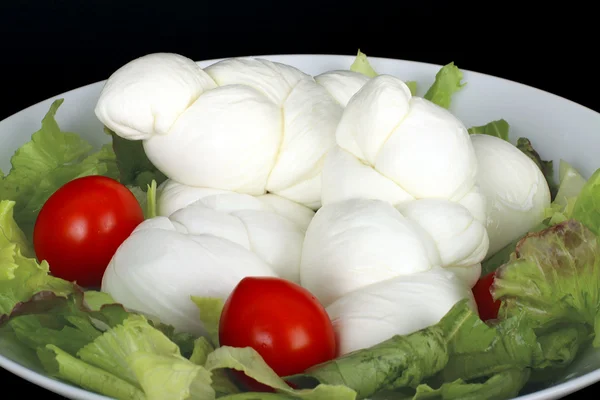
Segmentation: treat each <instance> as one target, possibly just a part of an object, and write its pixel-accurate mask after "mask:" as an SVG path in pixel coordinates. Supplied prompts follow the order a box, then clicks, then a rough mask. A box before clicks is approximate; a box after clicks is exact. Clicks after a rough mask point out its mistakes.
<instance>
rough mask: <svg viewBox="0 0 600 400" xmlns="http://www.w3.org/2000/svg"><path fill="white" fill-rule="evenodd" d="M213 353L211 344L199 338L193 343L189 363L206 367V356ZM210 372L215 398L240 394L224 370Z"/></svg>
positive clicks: (203, 338) (213, 349)
mask: <svg viewBox="0 0 600 400" xmlns="http://www.w3.org/2000/svg"><path fill="white" fill-rule="evenodd" d="M213 351H215V348H214V347H213V345H212V344H210V342H209V341H208V340H207V339H206V338H205V337H199V338H198V339H196V341H195V343H194V352H193V353H192V356H191V357H190V361H191V362H193V363H194V364H198V365H202V366H205V365H206V361H207V359H208V355H209V354H210V353H212V352H213ZM211 372H212V384H211V386H212V387H213V389H214V390H215V392H216V394H217V397H219V398H220V397H222V396H227V395H231V394H236V393H240V392H241V391H240V389H239V388H238V387H237V386H236V384H235V383H234V382H233V380H231V379H230V377H229V376H228V375H227V370H225V369H215V370H213V371H211Z"/></svg>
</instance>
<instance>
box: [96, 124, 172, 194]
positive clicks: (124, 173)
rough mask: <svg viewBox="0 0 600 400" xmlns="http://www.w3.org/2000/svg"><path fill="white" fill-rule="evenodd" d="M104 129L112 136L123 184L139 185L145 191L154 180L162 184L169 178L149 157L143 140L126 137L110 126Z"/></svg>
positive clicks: (120, 179) (120, 178)
mask: <svg viewBox="0 0 600 400" xmlns="http://www.w3.org/2000/svg"><path fill="white" fill-rule="evenodd" d="M104 131H105V132H106V133H107V134H109V135H110V136H111V137H112V149H113V151H114V153H115V156H116V163H117V166H118V171H119V181H120V182H121V183H122V184H123V185H126V186H133V187H138V188H140V189H142V190H143V191H144V192H145V191H147V190H148V187H149V186H150V185H151V184H152V181H153V180H154V181H156V183H157V184H158V185H160V184H161V183H162V182H164V181H165V180H166V179H167V177H166V176H165V174H163V173H162V172H161V171H159V170H158V168H156V167H155V166H154V164H152V162H151V161H150V160H149V159H148V156H147V155H146V151H145V150H144V144H143V141H141V140H127V139H124V138H122V137H120V136H119V135H117V134H116V133H114V132H113V131H111V130H110V129H108V128H104Z"/></svg>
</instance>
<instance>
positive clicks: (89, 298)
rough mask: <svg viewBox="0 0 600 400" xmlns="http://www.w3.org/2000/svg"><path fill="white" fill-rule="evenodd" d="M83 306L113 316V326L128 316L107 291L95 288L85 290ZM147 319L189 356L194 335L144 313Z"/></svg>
mask: <svg viewBox="0 0 600 400" xmlns="http://www.w3.org/2000/svg"><path fill="white" fill-rule="evenodd" d="M84 301H85V306H86V307H87V308H89V309H90V310H91V311H101V312H102V313H103V314H107V315H111V316H114V318H112V321H113V322H112V323H111V324H110V325H111V326H115V325H116V323H119V324H120V323H122V322H123V321H124V320H125V319H126V318H127V317H128V316H129V314H130V313H129V312H128V311H127V310H125V308H124V307H123V305H122V304H119V303H117V302H116V301H115V300H114V299H113V298H112V296H111V295H110V294H109V293H106V292H98V291H95V290H87V291H85V293H84ZM145 317H146V318H147V319H148V323H149V324H150V326H152V327H153V328H156V329H158V330H159V331H160V332H162V334H164V335H165V336H166V337H167V338H169V340H171V341H172V342H174V343H175V344H176V345H177V346H178V347H179V349H180V351H181V354H182V355H183V356H184V357H189V356H190V355H191V354H192V351H193V350H194V345H195V343H194V341H195V339H196V338H195V337H194V336H193V335H192V334H190V333H187V332H178V331H175V327H173V326H172V325H168V324H164V323H162V322H160V320H158V318H155V317H153V316H149V315H145Z"/></svg>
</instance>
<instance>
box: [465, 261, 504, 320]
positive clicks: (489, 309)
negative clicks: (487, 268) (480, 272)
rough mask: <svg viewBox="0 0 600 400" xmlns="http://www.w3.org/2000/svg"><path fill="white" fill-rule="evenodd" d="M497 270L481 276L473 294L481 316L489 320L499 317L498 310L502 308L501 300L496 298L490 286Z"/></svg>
mask: <svg viewBox="0 0 600 400" xmlns="http://www.w3.org/2000/svg"><path fill="white" fill-rule="evenodd" d="M495 276H496V272H491V273H489V274H487V275H485V276H484V277H482V278H480V279H479V280H478V281H477V283H476V284H475V286H473V289H472V290H473V296H474V297H475V302H476V303H477V309H478V310H479V317H480V318H481V319H482V320H484V321H487V320H489V319H494V318H497V317H498V310H499V309H500V304H501V301H500V300H495V301H494V298H493V297H492V293H491V292H490V287H491V286H492V284H493V283H494V277H495Z"/></svg>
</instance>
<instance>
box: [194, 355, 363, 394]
mask: <svg viewBox="0 0 600 400" xmlns="http://www.w3.org/2000/svg"><path fill="white" fill-rule="evenodd" d="M205 367H206V369H208V370H209V371H211V372H212V371H216V370H219V369H223V368H230V369H235V370H238V371H242V372H243V373H244V374H246V375H247V376H249V377H250V378H252V379H255V380H256V381H258V382H260V383H262V384H264V385H267V386H269V387H271V388H273V389H275V390H276V391H277V392H279V393H282V394H284V395H288V396H290V397H292V398H297V399H309V400H321V399H322V400H325V399H338V400H345V399H349V400H354V399H355V398H356V393H355V392H354V390H352V389H351V388H349V387H346V386H343V385H325V384H319V385H317V386H316V387H315V388H314V389H292V388H291V387H290V386H289V385H288V384H287V383H286V382H285V381H284V380H283V379H282V378H280V377H279V376H277V374H276V373H275V371H273V369H271V367H269V366H268V365H267V363H266V362H265V361H264V360H263V358H262V357H261V356H260V354H258V353H257V352H256V350H254V349H253V348H251V347H244V348H238V347H230V346H222V347H219V348H218V349H216V350H215V351H214V352H212V353H210V354H209V355H208V357H207V360H206V364H205ZM242 398H247V397H243V396H242Z"/></svg>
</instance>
